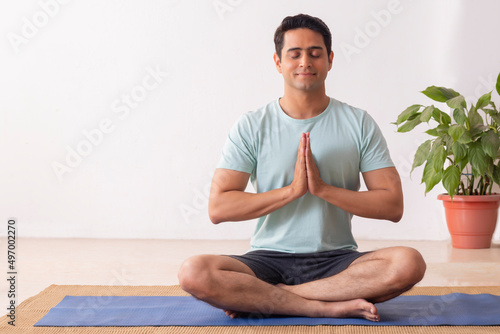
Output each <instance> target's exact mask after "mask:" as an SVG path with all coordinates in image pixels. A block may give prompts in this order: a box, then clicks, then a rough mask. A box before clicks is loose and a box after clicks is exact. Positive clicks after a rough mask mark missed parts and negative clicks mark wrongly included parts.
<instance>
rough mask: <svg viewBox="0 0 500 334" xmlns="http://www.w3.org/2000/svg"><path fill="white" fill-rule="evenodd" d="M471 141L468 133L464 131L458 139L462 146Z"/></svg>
mask: <svg viewBox="0 0 500 334" xmlns="http://www.w3.org/2000/svg"><path fill="white" fill-rule="evenodd" d="M471 141H472V138H471V135H470V132H469V131H465V132H464V134H463V135H462V137H460V138H458V142H459V143H462V144H468V143H470V142H471Z"/></svg>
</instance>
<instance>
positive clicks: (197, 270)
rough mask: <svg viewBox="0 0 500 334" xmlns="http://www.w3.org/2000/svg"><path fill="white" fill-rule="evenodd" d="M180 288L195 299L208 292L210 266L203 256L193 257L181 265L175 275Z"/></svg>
mask: <svg viewBox="0 0 500 334" xmlns="http://www.w3.org/2000/svg"><path fill="white" fill-rule="evenodd" d="M177 277H178V279H179V284H180V286H181V288H182V289H183V290H184V291H186V292H189V293H190V294H192V295H193V296H195V297H197V298H203V296H204V295H206V294H207V293H209V292H210V290H211V289H210V286H209V282H210V279H209V278H210V266H209V261H207V259H206V256H205V255H198V256H193V257H191V258H189V259H187V260H186V261H184V263H183V264H182V265H181V268H180V269H179V272H178V274H177Z"/></svg>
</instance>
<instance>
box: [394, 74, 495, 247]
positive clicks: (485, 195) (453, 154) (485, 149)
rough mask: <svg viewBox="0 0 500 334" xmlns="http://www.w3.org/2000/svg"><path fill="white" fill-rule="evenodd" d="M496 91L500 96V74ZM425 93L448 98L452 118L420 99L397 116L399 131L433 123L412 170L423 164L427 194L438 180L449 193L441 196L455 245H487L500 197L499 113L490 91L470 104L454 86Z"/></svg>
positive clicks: (443, 100)
mask: <svg viewBox="0 0 500 334" xmlns="http://www.w3.org/2000/svg"><path fill="white" fill-rule="evenodd" d="M496 92H497V93H498V94H499V95H500V74H499V76H498V78H497V83H496ZM422 93H423V94H424V95H426V96H427V97H429V98H431V99H432V100H434V101H437V102H441V103H445V104H446V105H447V106H448V107H449V108H450V109H451V113H450V114H451V115H452V117H450V115H449V114H448V113H446V112H443V111H441V110H440V109H439V108H438V107H436V106H434V105H430V106H423V105H420V104H414V105H412V106H410V107H408V108H407V109H406V110H404V111H403V112H402V113H401V114H400V115H399V116H398V119H397V121H396V123H395V124H396V125H397V131H398V132H409V131H411V130H413V129H415V127H416V126H417V125H419V124H420V123H427V124H428V125H429V129H428V130H427V131H425V133H427V134H428V135H430V136H431V137H432V138H431V139H429V140H427V141H425V142H424V143H423V144H421V145H420V146H419V147H418V149H417V152H416V154H415V158H414V161H413V165H412V172H413V170H414V169H415V168H416V167H419V166H421V165H424V163H425V165H424V171H423V176H422V183H425V193H426V194H427V193H428V192H429V191H430V190H431V189H433V188H434V186H435V185H436V184H438V183H440V182H441V183H442V185H443V186H444V188H445V189H446V191H447V192H448V194H441V195H439V196H438V199H441V200H443V204H444V207H445V213H446V221H447V225H448V229H449V231H450V234H451V237H452V245H453V247H456V248H488V247H490V245H491V238H492V236H493V232H494V231H495V226H496V221H497V214H498V205H499V201H500V195H498V194H495V193H493V194H492V187H493V184H494V183H496V184H498V185H500V164H499V158H500V152H499V148H500V133H499V131H500V112H499V110H498V109H497V107H496V105H495V103H494V102H493V101H492V100H491V93H492V92H489V93H486V94H484V95H483V96H481V97H480V98H479V99H478V100H477V102H476V103H475V104H473V103H471V104H470V105H469V106H468V105H467V102H466V100H465V98H464V97H463V96H462V95H460V94H459V93H457V92H456V91H454V90H453V89H450V88H444V87H436V86H430V87H427V88H426V89H425V90H424V91H422Z"/></svg>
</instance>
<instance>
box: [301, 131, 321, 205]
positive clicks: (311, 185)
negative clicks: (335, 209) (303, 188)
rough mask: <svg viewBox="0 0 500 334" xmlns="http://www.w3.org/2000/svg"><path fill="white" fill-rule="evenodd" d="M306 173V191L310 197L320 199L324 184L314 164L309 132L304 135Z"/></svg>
mask: <svg viewBox="0 0 500 334" xmlns="http://www.w3.org/2000/svg"><path fill="white" fill-rule="evenodd" d="M305 139H306V153H305V156H306V171H307V190H309V192H310V193H311V195H314V196H318V197H320V196H319V195H320V193H321V191H322V190H323V189H324V186H325V182H323V180H322V179H321V177H320V175H319V170H318V167H317V166H316V164H315V163H314V158H313V155H312V151H311V138H310V137H309V132H308V133H307V134H306V138H305Z"/></svg>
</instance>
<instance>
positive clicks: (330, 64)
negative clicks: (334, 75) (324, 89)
mask: <svg viewBox="0 0 500 334" xmlns="http://www.w3.org/2000/svg"><path fill="white" fill-rule="evenodd" d="M328 63H329V66H328V71H330V70H331V69H332V66H333V51H332V52H330V56H329V57H328Z"/></svg>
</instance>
